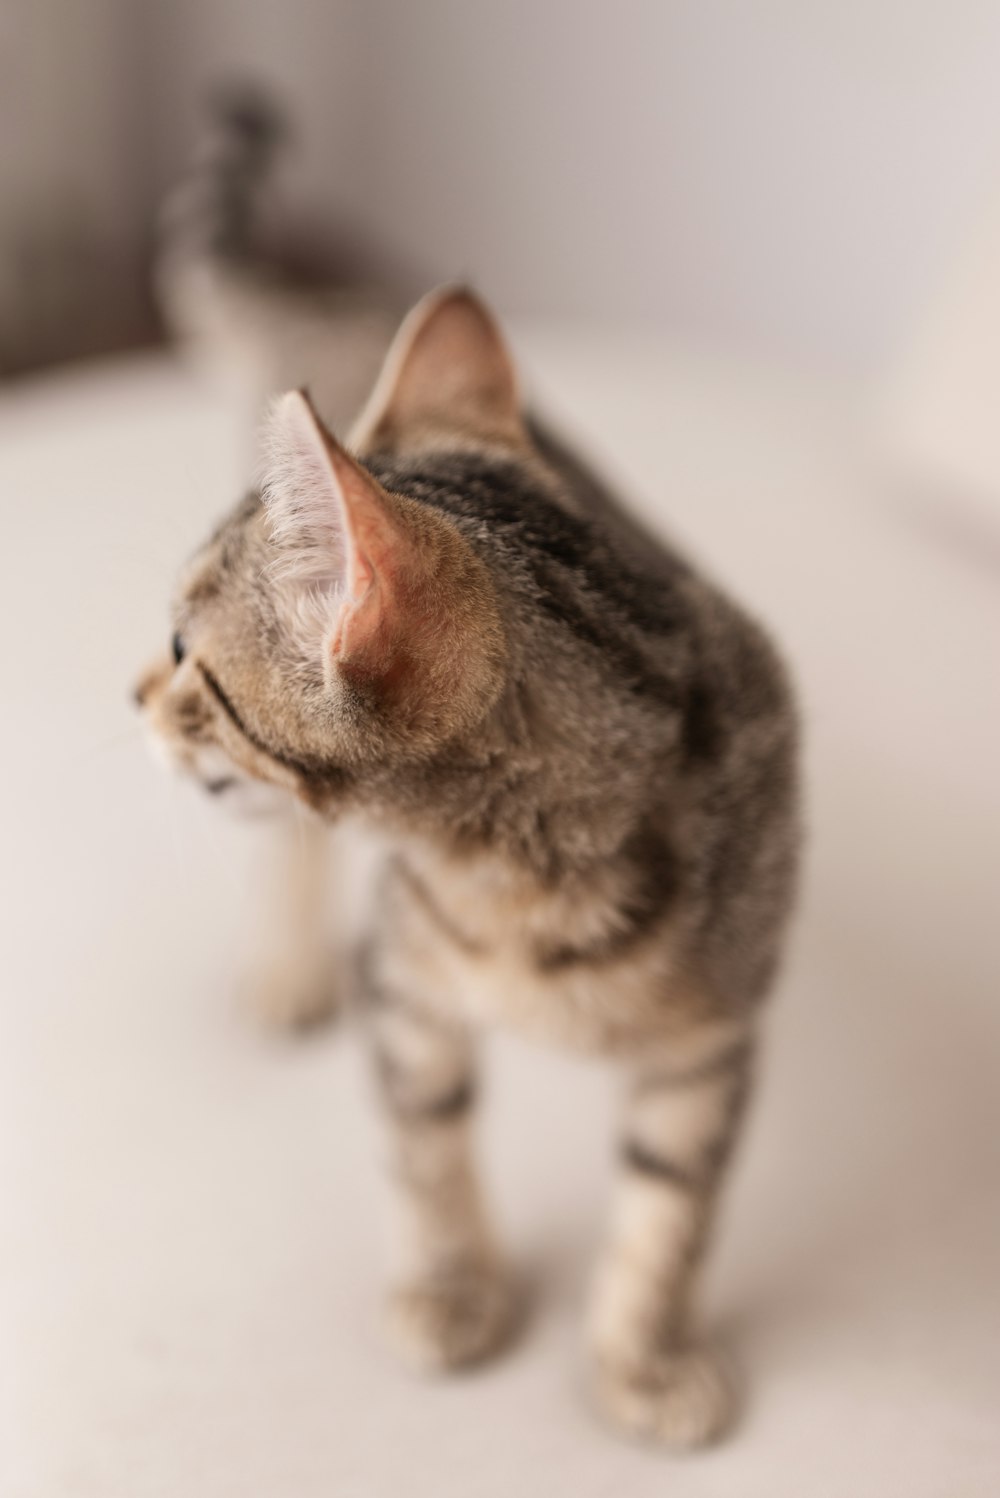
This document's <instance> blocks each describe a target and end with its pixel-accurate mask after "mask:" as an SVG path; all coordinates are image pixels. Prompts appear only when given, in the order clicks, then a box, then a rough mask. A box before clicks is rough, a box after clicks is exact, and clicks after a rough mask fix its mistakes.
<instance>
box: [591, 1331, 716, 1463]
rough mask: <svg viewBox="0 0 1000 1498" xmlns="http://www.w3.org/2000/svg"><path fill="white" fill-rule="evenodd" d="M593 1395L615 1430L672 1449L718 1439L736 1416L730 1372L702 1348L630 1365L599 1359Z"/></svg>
mask: <svg viewBox="0 0 1000 1498" xmlns="http://www.w3.org/2000/svg"><path fill="white" fill-rule="evenodd" d="M595 1395H596V1398H597V1402H598V1405H599V1407H600V1409H601V1411H602V1413H603V1414H604V1415H605V1416H606V1417H607V1418H608V1419H609V1420H610V1421H611V1423H612V1424H614V1425H615V1426H617V1427H618V1429H619V1430H621V1431H623V1432H624V1433H625V1434H626V1435H630V1436H634V1437H636V1438H638V1439H640V1440H647V1441H654V1442H656V1443H658V1444H659V1445H661V1446H666V1447H669V1448H670V1449H671V1450H673V1451H691V1450H694V1449H695V1448H697V1447H699V1446H709V1445H711V1444H712V1443H713V1442H715V1441H718V1440H720V1439H721V1438H722V1437H723V1436H724V1435H725V1434H726V1433H727V1431H729V1430H730V1428H731V1427H732V1425H733V1424H734V1422H735V1419H736V1415H737V1391H736V1384H735V1381H734V1379H733V1377H732V1375H731V1372H730V1371H729V1370H728V1369H727V1368H726V1366H725V1364H724V1363H723V1362H722V1360H721V1359H720V1358H719V1357H717V1356H716V1355H715V1354H714V1353H712V1352H710V1351H708V1350H707V1349H705V1348H703V1347H690V1348H685V1349H683V1350H679V1351H676V1352H671V1353H657V1354H655V1355H651V1356H650V1357H649V1358H648V1359H647V1360H644V1361H642V1362H638V1363H633V1364H629V1365H621V1364H617V1365H616V1364H615V1363H613V1362H603V1361H599V1362H598V1365H597V1368H596V1378H595Z"/></svg>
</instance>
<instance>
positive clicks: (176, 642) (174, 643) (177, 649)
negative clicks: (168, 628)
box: [170, 633, 184, 666]
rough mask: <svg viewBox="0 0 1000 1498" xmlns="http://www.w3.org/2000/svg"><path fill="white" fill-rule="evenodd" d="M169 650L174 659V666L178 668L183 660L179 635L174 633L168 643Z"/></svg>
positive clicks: (181, 642) (182, 646) (181, 641)
mask: <svg viewBox="0 0 1000 1498" xmlns="http://www.w3.org/2000/svg"><path fill="white" fill-rule="evenodd" d="M170 650H171V653H172V655H173V657H174V665H175V666H179V665H180V663H181V661H182V660H183V659H184V641H183V640H182V639H181V637H180V635H179V634H176V633H175V634H174V637H173V639H172V640H171V641H170Z"/></svg>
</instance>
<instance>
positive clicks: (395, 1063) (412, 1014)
mask: <svg viewBox="0 0 1000 1498" xmlns="http://www.w3.org/2000/svg"><path fill="white" fill-rule="evenodd" d="M372 1039H373V1044H374V1055H375V1063H376V1073H377V1078H378V1087H379V1093H380V1097H381V1100H382V1104H383V1113H384V1119H385V1126H386V1142H387V1148H388V1162H387V1163H388V1174H389V1189H390V1193H391V1205H392V1208H393V1219H394V1221H393V1224H392V1227H393V1243H392V1246H393V1249H394V1254H395V1258H396V1266H395V1271H394V1275H393V1281H392V1287H391V1290H390V1294H389V1300H388V1307H387V1311H388V1314H387V1330H388V1333H389V1336H390V1339H391V1341H392V1342H393V1344H394V1346H395V1348H396V1351H397V1352H398V1353H399V1355H400V1357H401V1358H402V1359H403V1361H404V1362H406V1363H407V1364H408V1365H409V1366H410V1367H413V1368H415V1369H416V1370H418V1371H420V1372H440V1371H446V1370H449V1369H455V1368H460V1367H463V1366H465V1365H468V1364H472V1363H477V1362H481V1361H483V1360H484V1359H485V1358H487V1357H489V1356H490V1355H491V1354H493V1353H494V1352H496V1351H497V1350H498V1349H499V1347H500V1346H501V1345H502V1343H503V1342H504V1341H505V1340H506V1337H507V1334H508V1332H509V1330H510V1327H511V1320H512V1307H513V1299H512V1294H511V1286H510V1281H509V1279H508V1276H507V1273H506V1271H505V1269H504V1266H503V1263H502V1261H501V1257H500V1254H499V1252H498V1250H497V1247H496V1244H495V1240H494V1237H493V1233H492V1230H491V1228H490V1225H489V1221H488V1218H487V1213H486V1210H485V1206H484V1203H483V1199H482V1195H481V1192H480V1187H479V1180H478V1173H477V1169H476V1162H475V1158H474V1151H473V1143H472V1124H473V1115H474V1112H475V1100H476V1081H475V1068H474V1057H473V1048H472V1043H471V1037H470V1036H469V1035H468V1033H467V1032H466V1031H465V1030H464V1029H463V1028H460V1027H457V1026H452V1025H450V1024H447V1023H445V1022H442V1021H440V1020H438V1019H436V1018H434V1017H431V1016H428V1015H426V1014H423V1013H421V1012H419V1011H418V1010H417V1009H415V1008H413V1007H409V1006H407V1004H406V1003H405V1002H398V1001H395V1000H387V999H385V998H384V997H383V998H381V999H380V1000H379V1001H378V1002H377V1003H376V1004H375V1005H374V1007H373V1013H372Z"/></svg>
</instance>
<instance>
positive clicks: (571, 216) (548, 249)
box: [356, 0, 1000, 363]
mask: <svg viewBox="0 0 1000 1498" xmlns="http://www.w3.org/2000/svg"><path fill="white" fill-rule="evenodd" d="M365 15H366V20H367V30H366V42H367V48H368V50H367V55H366V67H365V81H366V97H365V112H366V130H367V133H366V138H365V151H364V175H363V178H359V180H358V181H357V183H356V204H357V209H358V212H359V213H360V214H362V215H363V216H364V218H365V220H366V221H367V222H368V223H369V224H370V225H372V226H373V227H375V228H377V229H378V230H379V231H380V232H382V233H384V234H386V235H393V236H395V237H396V238H398V239H400V240H402V241H403V242H405V243H406V245H407V246H408V247H409V248H410V249H411V250H412V252H413V254H414V255H415V256H416V257H417V258H418V259H419V261H420V262H421V263H422V264H423V265H424V266H425V267H426V268H427V271H428V273H430V274H432V275H441V274H454V273H463V272H469V273H472V274H474V275H476V277H477V278H478V279H480V280H482V281H483V282H484V283H485V284H486V285H487V287H488V288H489V289H490V290H491V292H492V293H493V294H494V295H495V296H497V297H498V298H499V299H500V300H501V301H502V302H504V303H506V304H508V305H509V306H510V307H513V308H516V309H518V310H529V311H532V312H559V313H561V312H569V313H586V314H588V315H598V316H608V317H627V318H632V319H636V320H638V321H642V322H645V321H651V322H653V323H655V324H657V325H659V326H661V327H664V328H668V329H676V330H679V331H681V332H684V333H690V334H694V335H700V336H708V337H710V338H716V339H719V340H722V341H726V342H734V341H735V342H741V343H746V344H750V345H753V346H757V347H761V346H763V347H774V348H778V349H781V350H783V351H786V352H790V353H792V354H795V355H798V356H801V357H805V358H815V359H819V360H827V359H833V360H837V361H846V362H848V363H865V362H867V361H870V360H873V359H876V358H877V357H878V356H879V355H880V354H881V352H882V351H883V349H885V348H886V347H887V346H888V345H891V344H892V342H893V341H894V339H895V338H896V337H897V335H898V334H899V332H900V331H901V330H902V329H903V328H905V325H906V323H907V321H908V319H909V317H910V316H911V314H912V311H913V309H914V307H915V306H916V305H918V304H919V302H920V301H921V299H922V298H923V296H924V294H925V292H926V290H927V288H928V286H929V285H930V284H931V283H932V282H933V281H934V278H935V276H936V274H937V270H938V267H939V264H940V262H941V261H942V260H944V259H947V257H948V255H949V254H950V252H951V251H952V249H953V247H954V245H955V243H956V242H957V241H958V240H959V239H960V238H961V236H962V234H963V232H964V228H965V226H966V224H967V223H968V222H969V221H971V220H972V219H973V218H974V217H975V216H976V213H977V211H978V209H979V207H980V204H981V199H982V195H983V194H984V192H985V191H986V188H987V184H988V183H989V182H991V181H992V180H994V179H995V174H997V173H1000V88H998V86H997V79H998V76H1000V5H997V4H995V3H990V4H981V3H980V4H976V3H972V0H951V3H948V4H943V3H932V0H910V3H899V0H863V3H862V0H841V3H838V0H770V3H760V0H758V3H755V4H753V5H748V4H744V3H741V0H728V3H725V0H723V3H720V0H617V3H616V4H613V5H611V4H606V3H602V4H596V3H581V0H505V3H503V4H500V5H483V4H474V3H469V0H422V3H420V4H407V3H405V0H369V3H368V4H367V5H366V7H365Z"/></svg>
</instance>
